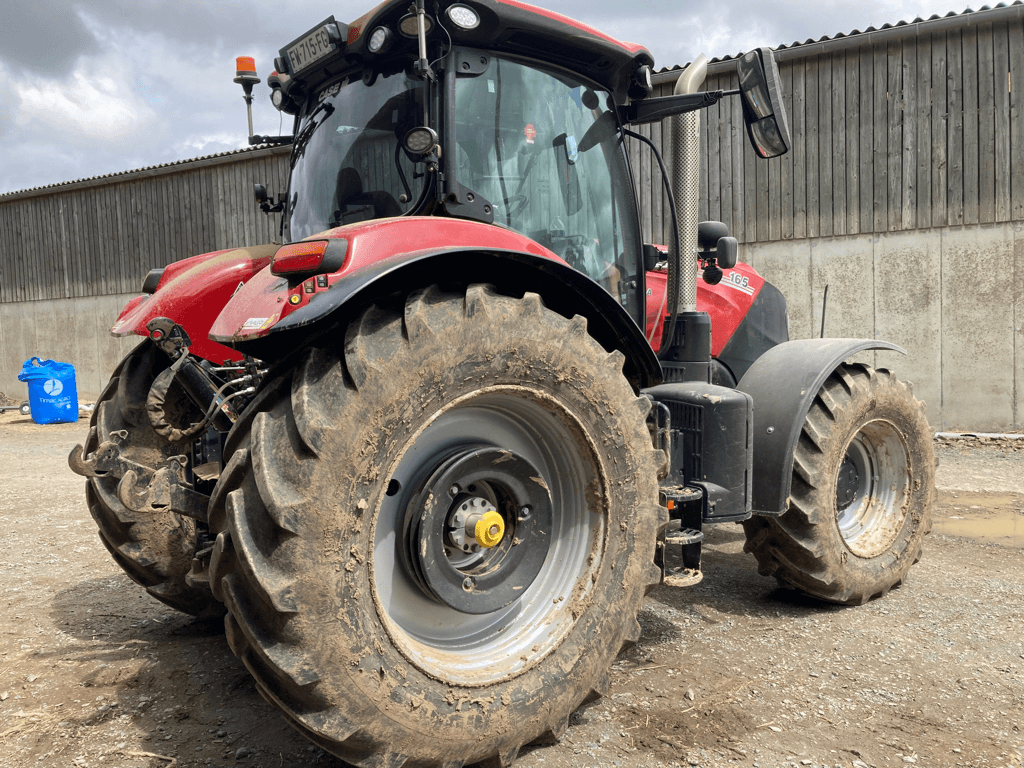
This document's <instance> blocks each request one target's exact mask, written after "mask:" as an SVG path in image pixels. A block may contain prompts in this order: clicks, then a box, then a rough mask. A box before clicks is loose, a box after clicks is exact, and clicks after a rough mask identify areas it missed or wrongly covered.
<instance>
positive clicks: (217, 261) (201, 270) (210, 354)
mask: <svg viewBox="0 0 1024 768" xmlns="http://www.w3.org/2000/svg"><path fill="white" fill-rule="evenodd" d="M279 247H280V246H279V245H275V244H270V245H258V246H254V247H252V248H237V249H232V250H227V251H214V252H212V253H204V254H201V255H199V256H192V257H190V258H188V259H184V260H182V261H176V262H174V263H173V264H168V265H167V267H165V268H164V272H163V275H162V276H161V278H160V282H159V283H158V284H157V287H156V291H155V293H153V295H152V296H138V297H136V298H134V299H132V300H131V301H129V302H128V304H126V305H125V307H124V309H122V310H121V314H120V315H118V318H117V322H116V323H114V326H113V327H112V328H111V329H110V332H111V333H112V334H113V335H114V336H129V335H131V334H133V333H134V334H138V335H139V336H148V335H149V331H148V330H146V323H148V322H149V321H150V320H152V319H153V318H154V317H168V318H170V319H171V320H173V321H174V322H176V323H177V324H178V325H180V326H181V327H182V328H184V329H185V333H187V334H188V336H189V338H190V339H191V340H192V347H191V352H192V354H194V355H198V356H199V357H202V358H205V359H207V360H209V361H211V362H214V363H221V362H223V361H225V360H232V361H236V360H241V359H242V355H241V354H240V353H239V352H237V351H236V350H233V349H231V348H230V347H225V346H224V345H223V344H218V343H217V342H215V341H212V340H211V339H210V338H209V334H210V327H211V326H212V325H213V322H214V320H216V319H217V315H219V314H220V312H221V310H222V309H223V308H224V305H225V304H227V303H228V301H229V300H230V299H231V296H232V295H233V294H234V293H235V292H236V291H237V290H238V289H239V288H241V287H242V285H244V284H245V283H246V282H247V281H248V280H249V279H250V278H252V276H253V275H255V274H256V273H257V272H259V271H260V270H261V269H263V268H264V267H266V266H267V265H269V264H270V259H271V257H272V256H273V255H274V253H275V252H276V251H277V249H278V248H279Z"/></svg>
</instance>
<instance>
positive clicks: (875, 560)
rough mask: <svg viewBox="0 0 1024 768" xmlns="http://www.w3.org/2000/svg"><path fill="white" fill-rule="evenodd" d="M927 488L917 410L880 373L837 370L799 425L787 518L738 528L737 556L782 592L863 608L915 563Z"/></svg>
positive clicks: (927, 520)
mask: <svg viewBox="0 0 1024 768" xmlns="http://www.w3.org/2000/svg"><path fill="white" fill-rule="evenodd" d="M934 488H935V456H934V451H933V447H932V435H931V428H930V427H929V426H928V421H927V420H926V419H925V416H924V405H923V404H922V403H921V402H920V401H918V400H917V399H915V398H914V396H913V394H911V392H910V389H909V388H908V387H907V385H906V384H904V383H903V382H901V381H899V380H897V379H896V378H895V377H894V376H893V375H892V374H891V373H890V372H889V371H886V370H875V369H873V368H870V367H869V366H866V365H859V364H852V365H841V366H840V367H839V368H837V369H836V370H835V372H833V373H832V375H831V376H830V377H829V378H828V379H827V380H826V382H825V384H824V385H823V386H822V388H821V390H820V391H819V392H818V395H817V397H816V398H815V400H814V403H813V405H812V406H811V409H810V411H809V412H808V414H807V417H806V419H805V421H804V426H803V431H802V433H801V435H800V439H799V442H798V443H797V448H796V451H795V454H794V463H793V486H792V490H791V492H790V505H789V509H788V510H787V511H786V513H785V514H783V515H782V516H781V517H778V518H772V517H754V518H752V519H750V520H747V521H746V522H744V523H743V527H744V530H745V532H746V538H747V542H746V545H745V547H744V549H745V550H746V551H747V552H751V553H753V554H754V556H755V557H756V558H757V561H758V564H759V568H758V570H759V572H760V573H761V574H762V575H765V576H774V577H775V578H776V579H777V580H778V581H779V582H780V583H781V584H783V585H784V586H788V587H792V588H794V589H798V590H800V591H802V592H806V593H807V594H809V595H812V596H814V597H818V598H821V599H823V600H828V601H831V602H836V603H844V604H860V603H864V602H866V601H867V600H870V599H873V598H876V597H881V596H882V595H884V594H886V593H887V592H888V591H889V590H890V589H892V588H893V587H896V586H899V585H900V584H901V583H902V582H903V580H904V579H905V578H906V574H907V571H908V570H909V569H910V566H912V565H913V564H914V563H916V562H917V561H918V560H919V559H920V556H921V543H922V539H923V538H924V536H925V534H926V533H927V532H928V531H929V530H930V529H931V515H932V504H933V501H934Z"/></svg>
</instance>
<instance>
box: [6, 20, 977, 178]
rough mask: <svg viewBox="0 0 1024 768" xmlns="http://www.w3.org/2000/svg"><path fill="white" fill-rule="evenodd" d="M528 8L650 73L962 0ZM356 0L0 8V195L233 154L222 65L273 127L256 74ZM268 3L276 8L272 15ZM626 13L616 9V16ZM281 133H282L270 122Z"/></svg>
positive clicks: (242, 132) (236, 104)
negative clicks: (568, 22)
mask: <svg viewBox="0 0 1024 768" xmlns="http://www.w3.org/2000/svg"><path fill="white" fill-rule="evenodd" d="M951 2H953V0H896V1H894V2H884V1H883V0H840V1H839V2H830V1H829V0H776V2H766V1H765V0H689V1H686V0H683V1H680V0H671V1H670V0H643V2H623V0H587V2H581V1H580V0H542V2H541V3H540V4H541V5H544V6H545V7H547V8H550V9H551V10H554V11H558V12H560V13H564V14H566V15H569V16H573V17H575V18H577V19H579V20H581V21H583V22H586V23H588V24H590V25H592V26H594V27H597V28H598V29H600V30H602V31H604V32H607V33H608V34H610V35H612V36H614V37H617V38H619V39H621V40H629V41H633V42H638V43H642V44H644V45H646V46H647V47H648V48H649V49H650V50H651V52H652V53H653V54H654V58H655V67H656V69H661V68H663V67H671V66H674V65H677V64H685V63H687V62H688V61H690V60H691V59H692V58H693V56H694V55H696V54H697V53H701V52H703V53H705V54H706V55H707V56H708V58H713V57H715V56H725V55H730V54H735V53H738V52H740V51H744V50H747V49H749V48H751V47H755V46H759V45H770V46H772V47H776V46H778V45H779V44H789V43H792V42H794V41H797V40H799V41H801V42H802V41H805V40H807V39H808V38H815V39H817V38H819V37H821V36H822V35H830V36H831V35H834V34H835V33H837V32H849V31H851V30H853V29H862V30H863V29H864V28H866V27H868V26H872V25H873V26H875V27H880V26H882V25H883V24H885V23H893V24H894V23H896V22H897V21H899V20H901V19H905V20H907V21H911V20H913V19H914V18H915V17H916V16H921V17H923V18H928V17H929V16H931V15H932V14H935V13H938V14H940V15H945V14H946V13H947V12H949V11H951V10H952V11H956V12H960V11H962V10H963V9H964V5H963V0H959V1H958V2H957V4H955V5H950V3H951ZM375 4H376V0H368V1H367V2H366V3H353V2H349V1H346V2H335V3H329V2H323V1H322V0H319V1H317V2H314V1H313V0H288V2H285V3H281V4H269V3H258V4H257V3H253V2H241V1H240V0H203V1H202V2H197V1H196V0H173V1H172V0H72V1H71V2H67V1H66V0H29V1H28V2H14V0H6V1H5V2H4V8H3V13H2V14H0V148H2V149H0V153H2V154H0V193H4V192H11V191H15V190H20V189H28V188H30V187H38V186H43V185H46V184H54V183H58V182H62V181H71V180H74V179H81V178H87V177H89V176H98V175H101V174H106V173H114V172H117V171H124V170H129V169H133V168H141V167H144V166H147V165H156V164H159V163H166V162H172V161H175V160H182V159H186V158H190V157H198V156H200V155H208V154H213V153H215V152H224V151H227V150H231V149H237V148H239V147H242V146H245V144H246V135H247V125H246V118H245V105H244V102H243V101H242V91H241V88H240V87H239V86H237V85H235V84H234V83H233V82H232V77H233V76H234V68H235V67H234V57H236V56H242V55H250V56H255V57H256V65H257V69H258V71H259V75H260V77H261V78H262V79H263V81H264V82H263V83H262V84H261V85H259V86H257V91H256V99H255V103H254V121H255V126H254V127H255V131H256V133H259V134H273V133H278V132H279V126H281V123H280V120H279V117H280V115H279V113H278V112H277V111H276V110H274V109H273V107H272V106H271V105H270V101H269V98H268V94H269V90H268V89H267V87H266V76H267V74H268V73H269V72H270V71H271V70H272V69H273V59H274V56H275V55H276V53H277V50H278V49H279V48H281V47H283V46H284V45H285V44H287V43H289V42H291V40H293V39H294V38H296V37H298V36H299V35H300V34H302V33H303V32H305V31H306V30H307V29H309V28H310V27H312V26H314V25H315V24H316V23H317V22H318V21H320V20H321V19H323V18H325V17H326V16H329V15H331V14H333V15H334V16H335V17H336V18H337V19H339V20H341V21H346V22H348V21H352V20H354V19H355V18H358V17H359V16H361V15H362V14H363V13H365V12H366V11H367V10H369V9H370V8H371V7H373V5H375ZM274 9H282V10H278V11H276V12H275V10H274ZM627 11H629V12H630V13H627ZM282 127H283V129H284V131H285V132H287V131H289V130H290V125H289V124H287V123H286V124H285V125H283V126H282Z"/></svg>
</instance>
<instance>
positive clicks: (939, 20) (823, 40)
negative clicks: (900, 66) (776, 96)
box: [656, 0, 1024, 76]
mask: <svg viewBox="0 0 1024 768" xmlns="http://www.w3.org/2000/svg"><path fill="white" fill-rule="evenodd" d="M1022 5H1024V2H1022V0H1013V2H1012V3H998V4H996V5H983V6H982V7H981V8H979V9H978V10H976V11H975V10H972V9H971V8H968V9H966V10H964V11H961V12H960V13H957V12H956V11H950V12H949V13H947V14H946V15H945V16H940V15H939V14H933V15H932V16H929V17H928V18H927V19H923V18H921V17H920V16H918V17H917V18H915V19H914V20H913V21H897V22H896V23H895V24H883V25H882V26H880V27H867V28H866V29H864V30H860V29H855V30H853V31H851V32H837V33H836V34H834V35H831V36H830V35H824V36H823V37H819V38H818V39H814V38H808V39H807V40H805V41H803V42H800V41H799V40H797V41H794V42H792V43H789V44H788V45H787V44H785V43H783V44H781V45H779V46H778V47H776V48H775V49H774V50H775V52H776V54H781V55H778V56H777V58H778V59H779V60H785V59H786V58H790V56H786V55H785V52H786V51H793V52H794V54H796V53H799V49H802V48H807V47H809V46H821V45H823V44H828V43H832V44H842V43H846V44H847V45H854V44H857V43H860V42H865V41H864V40H856V39H854V40H851V38H863V37H871V36H874V35H877V34H878V33H880V32H884V31H886V30H899V31H900V32H903V33H905V34H908V35H909V34H915V33H919V32H920V33H927V32H929V31H930V30H931V28H932V27H933V26H940V25H941V26H953V25H955V24H957V23H960V24H963V23H982V22H983V21H992V20H993V19H992V18H989V14H992V15H1004V14H1003V13H1000V10H1001V9H1008V8H1013V7H1014V6H1017V8H1016V13H1015V14H1014V15H1020V13H1021V12H1022V11H1024V8H1021V7H1020V6H1022ZM1004 13H1005V12H1004ZM982 16H984V17H985V18H979V17H982ZM964 17H970V18H969V19H966V18H964ZM949 19H956V20H958V21H955V22H953V23H952V24H951V23H950V22H949V21H948V20H949ZM915 25H918V26H917V27H916V28H914V29H905V30H901V29H900V28H903V27H914V26H915ZM808 53H810V51H808ZM741 55H743V52H742V51H741V52H739V53H736V54H733V55H729V56H716V57H715V58H713V59H711V60H710V61H709V62H708V64H709V65H713V64H716V63H721V62H729V61H735V60H736V59H737V58H739V57H740V56H741ZM687 66H688V64H684V65H678V64H677V65H675V66H672V67H665V68H663V69H660V70H658V72H657V74H656V76H657V75H665V74H668V73H672V72H680V71H682V70H683V69H685V68H686V67H687Z"/></svg>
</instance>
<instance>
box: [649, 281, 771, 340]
mask: <svg viewBox="0 0 1024 768" xmlns="http://www.w3.org/2000/svg"><path fill="white" fill-rule="evenodd" d="M722 272H723V275H722V282H720V283H719V284H718V285H708V284H707V283H705V282H704V281H703V280H702V279H701V277H700V274H701V273H700V272H699V271H698V273H697V311H698V312H707V313H708V314H709V315H710V316H711V355H712V357H718V356H719V355H720V354H721V353H722V349H723V347H725V345H726V344H727V343H728V342H729V339H731V338H732V335H733V334H734V333H736V329H737V328H738V327H739V324H740V323H741V322H742V321H743V318H744V317H746V316H747V312H748V311H749V310H750V305H751V304H753V303H754V299H755V298H757V294H758V292H759V291H760V290H761V286H763V285H764V283H765V280H764V278H763V277H761V276H760V275H759V274H757V272H755V271H754V268H753V267H751V266H750V265H749V264H744V263H742V262H739V263H737V264H736V268H735V269H724V270H722ZM667 281H668V273H667V272H664V271H661V270H655V271H652V272H648V273H647V323H646V325H647V337H648V338H649V339H651V346H652V347H653V348H654V351H655V352H657V351H658V350H659V349H661V333H662V330H663V328H664V321H662V322H656V321H657V320H658V310H659V309H660V308H661V302H662V300H663V299H664V296H665V285H666V283H667ZM666 315H668V312H667V311H665V312H663V313H662V317H663V318H664V317H665V316H666ZM652 330H653V331H654V336H653V338H652V336H651V331H652Z"/></svg>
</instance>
